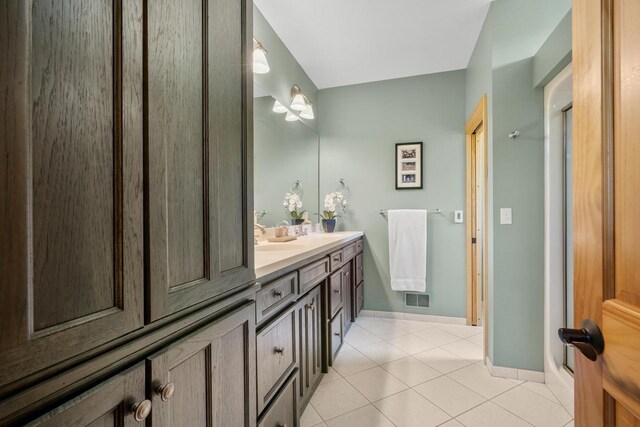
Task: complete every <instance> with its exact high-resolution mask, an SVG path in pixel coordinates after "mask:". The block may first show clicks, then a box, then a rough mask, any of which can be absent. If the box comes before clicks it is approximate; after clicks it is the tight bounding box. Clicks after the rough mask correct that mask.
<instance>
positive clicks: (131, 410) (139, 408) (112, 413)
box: [27, 363, 152, 427]
mask: <svg viewBox="0 0 640 427" xmlns="http://www.w3.org/2000/svg"><path fill="white" fill-rule="evenodd" d="M151 409H152V408H151V402H150V401H149V400H146V399H145V372H144V363H139V364H137V365H136V366H134V367H133V368H131V369H129V370H128V371H126V372H124V373H122V374H118V375H116V376H115V377H113V378H111V379H109V380H107V381H105V382H103V383H102V384H100V385H98V386H96V387H94V388H92V389H91V390H89V391H87V392H86V393H83V394H81V395H80V396H78V397H76V398H74V399H72V400H70V401H69V402H66V403H64V404H63V405H61V406H60V407H58V408H56V409H53V410H52V411H50V412H48V413H47V414H45V415H43V416H42V417H40V418H38V419H36V420H34V421H32V422H30V423H28V424H27V426H42V427H58V426H77V427H81V426H92V427H98V426H102V427H108V426H111V427H121V426H124V427H134V426H141V425H144V423H143V422H142V421H144V419H145V418H146V417H147V416H148V415H149V411H150V410H151Z"/></svg>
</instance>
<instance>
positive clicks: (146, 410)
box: [130, 400, 151, 422]
mask: <svg viewBox="0 0 640 427" xmlns="http://www.w3.org/2000/svg"><path fill="white" fill-rule="evenodd" d="M130 411H131V413H132V414H133V419H134V420H136V421H138V422H140V421H144V419H145V418H147V417H148V416H149V414H150V413H151V401H150V400H143V401H142V402H137V403H134V404H133V405H131V409H130Z"/></svg>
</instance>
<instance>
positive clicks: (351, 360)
mask: <svg viewBox="0 0 640 427" xmlns="http://www.w3.org/2000/svg"><path fill="white" fill-rule="evenodd" d="M375 366H376V364H375V363H374V362H373V361H372V360H371V359H369V358H368V357H366V356H365V355H364V354H362V353H360V352H359V351H358V350H356V349H351V350H341V351H340V353H339V354H338V357H337V358H336V360H334V362H333V366H332V367H333V369H335V370H336V372H338V374H340V375H342V376H343V377H346V376H347V375H351V374H355V373H356V372H360V371H364V370H365V369H371V368H373V367H375Z"/></svg>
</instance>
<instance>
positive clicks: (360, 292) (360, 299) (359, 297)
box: [354, 282, 364, 317]
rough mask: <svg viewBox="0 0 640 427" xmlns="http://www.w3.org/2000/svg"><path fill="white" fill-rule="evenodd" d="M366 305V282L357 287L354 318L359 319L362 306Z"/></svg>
mask: <svg viewBox="0 0 640 427" xmlns="http://www.w3.org/2000/svg"><path fill="white" fill-rule="evenodd" d="M363 305H364V282H362V283H360V284H359V285H358V286H357V287H356V313H355V314H356V315H355V316H354V317H357V316H358V314H360V311H361V310H362V306H363Z"/></svg>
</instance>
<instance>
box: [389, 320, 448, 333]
mask: <svg viewBox="0 0 640 427" xmlns="http://www.w3.org/2000/svg"><path fill="white" fill-rule="evenodd" d="M386 321H387V322H388V323H390V324H392V325H395V326H397V327H399V328H402V329H404V330H406V331H409V332H418V331H424V330H425V329H431V328H435V327H436V326H438V324H437V323H433V322H419V321H417V320H401V319H386Z"/></svg>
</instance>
